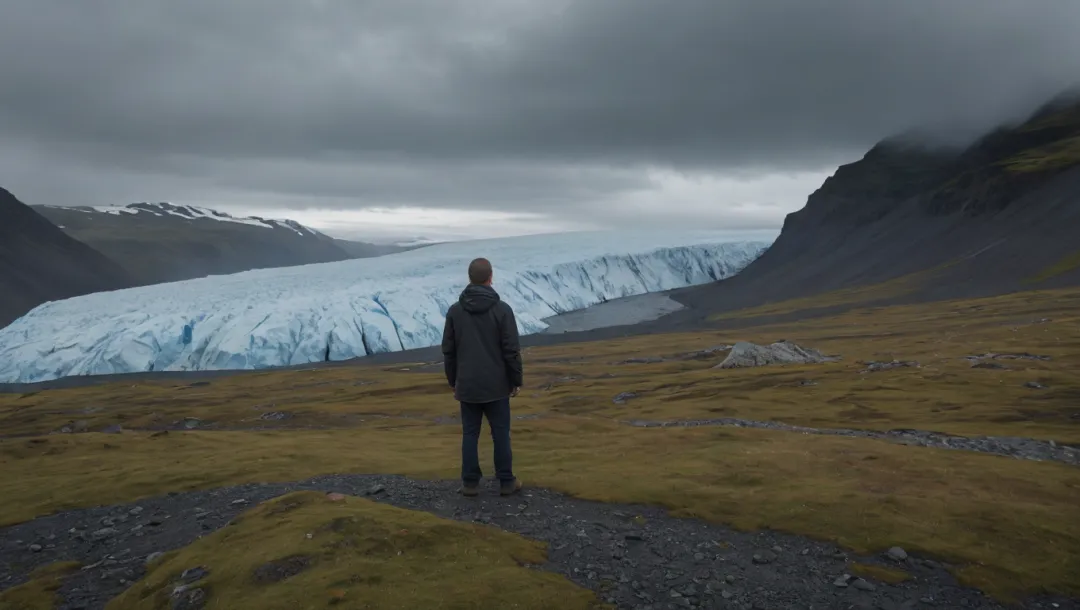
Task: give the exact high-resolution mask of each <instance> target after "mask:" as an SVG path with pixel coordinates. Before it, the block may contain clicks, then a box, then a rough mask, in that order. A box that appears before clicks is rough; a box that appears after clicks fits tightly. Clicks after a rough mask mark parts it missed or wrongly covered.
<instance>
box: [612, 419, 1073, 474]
mask: <svg viewBox="0 0 1080 610" xmlns="http://www.w3.org/2000/svg"><path fill="white" fill-rule="evenodd" d="M621 423H623V424H627V425H630V426H635V427H641V428H669V427H686V428H692V427H697V426H734V427H737V428H761V429H764V430H781V431H785V432H799V433H802V434H824V435H831V436H850V437H858V438H870V439H876V440H883V441H890V442H894V443H900V444H904V445H914V446H918V447H937V448H940V449H957V450H960V451H975V452H978V453H990V454H993V455H1002V456H1007V457H1014V458H1020V459H1026V460H1037V461H1051V462H1061V463H1062V464H1069V465H1071V466H1080V449H1076V448H1074V447H1070V446H1068V445H1061V444H1058V443H1056V442H1054V441H1043V440H1037V439H1033V438H1023V437H1018V436H954V435H951V434H942V433H940V432H928V431H926V430H911V429H898V430H888V431H885V432H881V431H878V430H856V429H850V428H808V427H805V426H793V425H791V424H785V423H781V422H771V421H755V420H751V419H739V418H735V417H725V418H719V419H695V420H674V421H651V420H641V419H635V420H629V421H623V422H621Z"/></svg>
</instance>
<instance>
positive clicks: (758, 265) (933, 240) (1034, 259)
mask: <svg viewBox="0 0 1080 610" xmlns="http://www.w3.org/2000/svg"><path fill="white" fill-rule="evenodd" d="M1078 256H1080V98H1074V97H1068V96H1066V97H1061V98H1058V99H1056V100H1054V101H1053V102H1051V103H1049V104H1046V105H1044V106H1043V107H1042V108H1040V109H1039V110H1037V111H1036V112H1034V113H1033V114H1032V115H1031V116H1029V117H1028V118H1027V119H1026V120H1024V121H1022V122H1020V123H1018V124H1015V125H1010V126H1002V127H999V128H997V129H994V130H992V131H990V132H988V133H987V134H985V135H984V136H982V137H981V138H979V139H977V140H976V141H974V142H973V143H971V144H970V145H968V146H966V147H962V148H961V147H954V148H949V147H940V146H932V145H926V144H921V143H919V142H917V141H912V140H907V139H897V138H890V139H886V140H884V141H882V142H880V143H878V144H877V145H875V146H874V147H872V148H871V149H870V150H869V151H868V152H867V153H866V154H865V155H863V156H862V157H861V158H860V159H859V160H857V161H854V162H852V163H848V164H845V165H841V166H840V167H838V168H837V170H836V171H835V172H834V173H833V174H832V175H831V176H830V177H828V178H827V179H826V180H825V181H824V182H823V184H822V185H821V186H820V187H819V188H818V189H817V190H815V191H814V192H813V193H811V194H810V196H809V197H808V198H807V201H806V205H805V206H804V207H803V208H801V209H800V210H797V211H795V212H792V213H791V214H789V215H788V216H787V217H786V218H785V220H784V224H783V229H782V230H781V232H780V235H779V237H778V238H777V239H776V241H775V242H774V243H773V245H772V246H771V247H770V248H769V249H768V250H767V251H766V252H765V253H764V254H763V255H762V256H761V257H760V258H759V259H757V260H756V261H754V262H753V263H751V264H750V265H749V266H748V267H747V268H746V269H744V270H743V271H742V272H741V273H739V275H737V276H735V277H733V278H730V279H727V280H724V281H722V282H719V283H717V284H715V285H711V286H705V287H699V288H692V289H688V290H686V291H681V292H679V294H678V295H676V298H677V299H678V300H680V301H683V302H684V303H685V304H688V305H692V306H695V307H698V308H701V309H706V310H712V311H730V310H734V309H739V308H744V307H752V306H756V305H761V304H764V303H769V302H776V301H780V300H785V299H790V298H797V297H804V296H809V295H812V294H818V293H823V292H828V291H831V290H837V289H842V288H849V287H854V286H861V285H870V284H876V283H881V282H885V281H888V280H891V279H895V278H898V277H901V276H904V275H908V274H912V273H918V272H922V271H927V270H930V269H938V270H939V272H938V273H936V274H935V277H934V278H933V279H929V278H927V279H926V281H925V282H924V283H923V284H922V285H921V286H920V287H919V288H918V289H917V290H915V293H917V294H914V293H913V294H912V295H909V297H908V298H910V299H923V300H930V299H945V298H967V297H975V296H989V295H993V294H1002V293H1007V292H1012V291H1016V290H1021V289H1030V288H1049V287H1057V286H1062V285H1075V284H1080V265H1077V264H1071V263H1069V261H1070V260H1080V259H1078V258H1077V257H1078Z"/></svg>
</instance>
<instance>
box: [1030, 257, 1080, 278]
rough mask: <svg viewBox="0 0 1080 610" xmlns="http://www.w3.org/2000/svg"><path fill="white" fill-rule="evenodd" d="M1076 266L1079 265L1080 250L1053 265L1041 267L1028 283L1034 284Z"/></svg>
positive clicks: (1066, 271)
mask: <svg viewBox="0 0 1080 610" xmlns="http://www.w3.org/2000/svg"><path fill="white" fill-rule="evenodd" d="M1077 267H1080V250H1077V251H1076V252H1073V253H1072V254H1069V255H1068V256H1066V257H1064V258H1062V259H1061V260H1059V261H1058V262H1056V263H1054V264H1053V265H1050V266H1049V267H1047V268H1046V269H1043V270H1042V271H1040V272H1039V273H1038V274H1037V275H1036V276H1035V277H1033V278H1031V280H1030V282H1029V283H1032V284H1036V283H1038V282H1045V281H1046V280H1048V279H1050V278H1053V277H1057V276H1059V275H1061V274H1063V273H1068V272H1069V271H1072V270H1073V269H1076V268H1077Z"/></svg>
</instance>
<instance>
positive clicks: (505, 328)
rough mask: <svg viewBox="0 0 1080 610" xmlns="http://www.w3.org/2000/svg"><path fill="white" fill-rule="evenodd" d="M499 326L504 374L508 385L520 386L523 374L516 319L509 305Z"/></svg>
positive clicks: (522, 381)
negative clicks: (504, 364)
mask: <svg viewBox="0 0 1080 610" xmlns="http://www.w3.org/2000/svg"><path fill="white" fill-rule="evenodd" d="M504 314H505V315H504V316H503V319H502V323H501V324H500V325H499V326H500V334H501V335H502V337H501V343H502V357H503V361H505V362H506V375H507V377H508V378H509V379H510V385H512V386H514V387H516V388H520V387H521V386H522V385H524V379H523V377H524V375H523V373H522V366H521V343H520V340H519V338H518V327H517V319H515V318H514V310H513V309H511V308H510V307H509V306H507V307H506V310H505V311H504Z"/></svg>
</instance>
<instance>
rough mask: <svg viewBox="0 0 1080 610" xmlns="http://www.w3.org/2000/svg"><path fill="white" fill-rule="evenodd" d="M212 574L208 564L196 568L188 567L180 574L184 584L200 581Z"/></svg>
mask: <svg viewBox="0 0 1080 610" xmlns="http://www.w3.org/2000/svg"><path fill="white" fill-rule="evenodd" d="M209 575H210V570H209V568H207V567H206V566H196V567H194V568H188V569H186V570H184V571H183V573H181V574H180V581H181V582H183V583H184V584H188V585H190V584H191V583H193V582H198V581H200V580H202V579H204V578H206V577H207V576H209Z"/></svg>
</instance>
